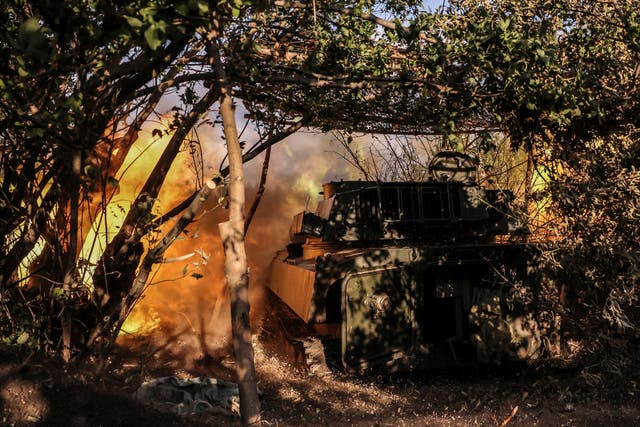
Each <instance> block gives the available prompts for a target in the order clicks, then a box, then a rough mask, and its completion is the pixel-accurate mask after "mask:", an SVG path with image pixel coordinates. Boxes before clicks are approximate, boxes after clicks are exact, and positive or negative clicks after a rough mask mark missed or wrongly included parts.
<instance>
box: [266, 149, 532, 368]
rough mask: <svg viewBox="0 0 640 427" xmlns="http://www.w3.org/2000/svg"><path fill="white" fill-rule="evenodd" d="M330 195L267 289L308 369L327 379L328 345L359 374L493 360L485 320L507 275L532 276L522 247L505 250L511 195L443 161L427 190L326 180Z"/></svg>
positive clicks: (455, 159)
mask: <svg viewBox="0 0 640 427" xmlns="http://www.w3.org/2000/svg"><path fill="white" fill-rule="evenodd" d="M323 196H324V197H323V200H322V201H321V202H320V203H319V204H318V207H317V209H316V210H315V212H301V213H299V214H298V215H296V216H295V217H294V218H293V222H292V225H291V229H290V237H291V243H289V245H287V248H286V249H285V250H282V251H280V252H278V254H277V255H276V257H275V259H274V261H273V264H272V274H271V278H270V281H269V288H270V289H271V291H272V292H273V294H275V297H274V298H272V299H273V300H274V304H275V305H276V306H280V307H281V311H279V313H281V312H282V310H287V311H288V312H289V314H288V315H282V314H281V315H280V317H281V323H282V326H283V328H284V330H285V335H286V336H287V338H288V340H289V341H290V342H291V343H292V344H293V345H294V347H295V346H296V345H297V346H298V353H299V354H300V355H301V356H302V358H303V359H307V361H309V362H311V363H310V364H311V365H313V366H312V368H313V367H314V366H315V367H316V368H318V367H320V369H324V359H323V358H324V355H323V354H322V351H321V350H322V347H330V348H334V349H336V352H335V353H336V355H337V357H336V359H338V361H339V362H340V363H341V364H342V365H343V366H344V367H346V368H347V369H354V370H359V369H362V368H364V367H368V366H374V365H380V364H386V365H388V366H390V367H397V366H407V365H414V364H422V365H427V366H428V365H441V364H442V362H443V361H446V360H448V359H452V360H460V358H461V357H463V354H466V355H468V354H473V356H474V357H479V358H480V359H482V358H491V357H493V355H494V354H493V353H495V350H494V349H493V347H492V346H491V345H489V343H488V342H487V341H489V338H488V336H489V335H491V334H490V333H489V335H488V332H487V331H486V326H487V325H486V324H485V323H486V320H487V319H486V317H487V316H485V315H483V312H482V310H483V308H484V309H486V306H487V302H489V303H490V302H491V301H492V300H494V297H493V296H494V293H495V291H496V289H497V288H501V287H503V286H504V275H505V271H507V270H509V271H516V270H517V271H519V272H522V271H524V270H526V265H525V264H526V262H525V257H524V253H525V252H526V249H525V247H524V246H522V245H516V244H513V243H509V238H508V237H509V235H510V234H511V233H513V232H514V230H515V229H516V228H517V227H516V226H515V222H514V221H513V220H512V217H511V211H510V208H509V204H510V202H511V200H512V194H511V193H510V192H508V191H500V190H494V189H487V188H483V187H481V186H479V185H478V184H477V179H476V164H475V161H474V160H473V159H472V158H471V157H469V156H466V155H463V154H459V153H453V152H444V153H439V154H438V155H436V156H435V157H434V159H433V160H432V161H431V163H430V179H429V180H427V181H424V182H377V181H340V182H330V183H328V184H325V185H324V186H323ZM494 302H495V301H494ZM282 303H284V304H282ZM489 305H490V304H489ZM498 311H499V309H498ZM498 316H501V314H500V313H498ZM489 317H491V316H489ZM483 322H484V323H483ZM294 323H297V324H296V325H295V326H293V324H294ZM483 330H484V331H483ZM511 338H512V337H509V339H511ZM320 344H322V346H321V345H320ZM526 345H528V343H526ZM338 350H339V352H338ZM450 356H453V358H451V357H450Z"/></svg>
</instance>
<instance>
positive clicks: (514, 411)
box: [500, 405, 518, 427]
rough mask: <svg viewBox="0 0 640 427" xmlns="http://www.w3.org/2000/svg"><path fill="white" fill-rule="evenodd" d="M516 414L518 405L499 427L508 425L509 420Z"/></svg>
mask: <svg viewBox="0 0 640 427" xmlns="http://www.w3.org/2000/svg"><path fill="white" fill-rule="evenodd" d="M517 413H518V405H516V406H514V408H513V409H512V410H511V413H510V414H509V416H508V417H507V418H505V419H504V420H503V421H502V422H501V423H500V427H505V426H506V425H507V424H509V423H510V422H511V419H512V418H513V417H515V416H516V414H517Z"/></svg>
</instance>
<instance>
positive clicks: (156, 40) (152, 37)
mask: <svg viewBox="0 0 640 427" xmlns="http://www.w3.org/2000/svg"><path fill="white" fill-rule="evenodd" d="M158 33H159V31H158V27H157V26H156V25H150V26H149V28H147V29H146V31H145V32H144V39H145V40H146V41H147V44H148V45H149V47H150V48H151V50H156V49H158V48H159V47H160V45H161V44H162V40H161V39H160V36H159V34H158Z"/></svg>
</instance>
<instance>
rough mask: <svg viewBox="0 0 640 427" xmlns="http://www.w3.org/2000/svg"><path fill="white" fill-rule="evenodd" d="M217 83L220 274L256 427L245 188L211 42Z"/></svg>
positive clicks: (227, 90) (250, 420)
mask: <svg viewBox="0 0 640 427" xmlns="http://www.w3.org/2000/svg"><path fill="white" fill-rule="evenodd" d="M210 48H211V50H210V54H211V55H212V56H213V58H212V59H213V65H214V67H215V71H216V74H217V77H218V79H219V80H218V81H219V82H220V114H221V116H222V125H223V128H224V135H225V138H226V141H227V151H228V153H229V193H228V196H229V221H227V222H224V223H221V224H220V225H219V229H220V237H221V238H222V244H223V247H224V254H225V263H224V271H225V278H226V280H227V284H228V286H229V291H230V296H231V333H232V336H233V351H234V354H235V359H236V374H237V376H238V387H239V390H240V414H241V417H242V424H243V425H245V426H250V425H259V424H260V400H259V398H258V387H257V385H256V374H255V366H254V360H253V347H252V344H251V326H250V322H249V271H248V268H247V255H246V253H245V246H244V204H245V185H244V176H243V175H244V174H243V170H242V148H241V147H240V141H239V140H238V129H237V125H236V120H235V114H234V113H235V112H234V107H233V100H232V99H231V91H232V89H231V85H230V84H229V82H228V81H227V78H226V73H225V71H224V68H223V65H222V62H221V59H220V53H219V50H218V47H217V45H215V41H214V42H212V44H211V46H210Z"/></svg>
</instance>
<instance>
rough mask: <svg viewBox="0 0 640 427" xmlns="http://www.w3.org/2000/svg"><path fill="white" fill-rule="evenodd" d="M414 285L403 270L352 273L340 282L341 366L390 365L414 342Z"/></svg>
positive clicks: (410, 350)
mask: <svg viewBox="0 0 640 427" xmlns="http://www.w3.org/2000/svg"><path fill="white" fill-rule="evenodd" d="M415 295H416V284H415V281H413V280H410V276H409V274H407V271H406V268H405V267H401V266H394V267H387V268H381V269H375V270H368V271H364V272H357V273H352V274H350V275H348V276H347V277H345V278H344V280H343V282H342V310H343V313H342V319H343V320H342V328H341V329H342V331H341V332H342V362H343V364H344V366H345V367H346V368H347V369H350V370H362V369H366V368H368V367H371V366H375V365H381V364H387V365H394V364H396V362H399V361H400V360H402V359H405V358H406V356H407V355H409V354H410V353H411V352H412V350H413V348H414V346H415V342H416V329H417V328H416V322H415V307H416V301H415Z"/></svg>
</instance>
